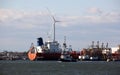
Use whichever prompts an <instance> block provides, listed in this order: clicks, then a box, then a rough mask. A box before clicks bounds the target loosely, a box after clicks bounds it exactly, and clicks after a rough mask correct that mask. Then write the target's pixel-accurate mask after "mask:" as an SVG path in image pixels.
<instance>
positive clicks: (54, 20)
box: [47, 8, 61, 42]
mask: <svg viewBox="0 0 120 75" xmlns="http://www.w3.org/2000/svg"><path fill="white" fill-rule="evenodd" d="M47 10H48V12H49V14H50V16H51V17H52V19H53V30H54V31H53V42H55V24H56V23H57V22H61V21H58V20H56V19H55V17H54V16H53V15H52V14H51V11H50V10H49V9H48V8H47Z"/></svg>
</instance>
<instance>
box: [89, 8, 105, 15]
mask: <svg viewBox="0 0 120 75" xmlns="http://www.w3.org/2000/svg"><path fill="white" fill-rule="evenodd" d="M87 13H90V14H102V13H103V11H102V10H101V9H99V8H96V7H93V8H89V9H88V10H87Z"/></svg>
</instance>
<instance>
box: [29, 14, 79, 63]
mask: <svg viewBox="0 0 120 75" xmlns="http://www.w3.org/2000/svg"><path fill="white" fill-rule="evenodd" d="M52 18H53V21H54V23H53V40H52V41H51V40H50V37H49V36H48V40H47V41H46V42H45V43H44V42H43V38H42V37H39V38H37V44H38V45H37V46H34V44H33V43H32V44H31V47H30V49H29V50H28V58H29V59H30V60H32V61H34V60H38V59H40V60H41V59H42V60H44V59H45V60H69V59H71V58H72V59H77V58H78V55H77V53H76V51H72V48H71V46H70V47H69V48H67V46H66V42H64V43H63V46H64V48H61V47H60V43H58V41H56V40H55V23H56V22H59V21H56V20H55V18H54V16H52ZM64 41H66V38H65V40H64ZM66 53H67V54H66ZM68 56H69V57H71V58H68Z"/></svg>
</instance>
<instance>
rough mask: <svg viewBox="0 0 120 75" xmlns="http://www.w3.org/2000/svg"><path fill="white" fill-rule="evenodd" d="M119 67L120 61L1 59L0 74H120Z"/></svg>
mask: <svg viewBox="0 0 120 75" xmlns="http://www.w3.org/2000/svg"><path fill="white" fill-rule="evenodd" d="M119 69H120V62H119V61H118V62H105V61H94V62H92V61H82V62H81V61H79V62H59V61H21V60H20V61H19V60H17V61H0V75H119V74H120V71H119Z"/></svg>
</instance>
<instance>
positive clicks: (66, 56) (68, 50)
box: [60, 37, 76, 62]
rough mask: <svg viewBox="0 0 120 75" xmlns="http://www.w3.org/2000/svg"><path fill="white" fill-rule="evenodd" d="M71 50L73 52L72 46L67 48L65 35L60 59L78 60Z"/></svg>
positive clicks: (64, 60)
mask: <svg viewBox="0 0 120 75" xmlns="http://www.w3.org/2000/svg"><path fill="white" fill-rule="evenodd" d="M71 52H72V48H71V47H69V48H67V44H66V37H64V43H63V49H62V53H61V56H60V61H62V62H72V61H76V59H74V58H73V56H72V55H71Z"/></svg>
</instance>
